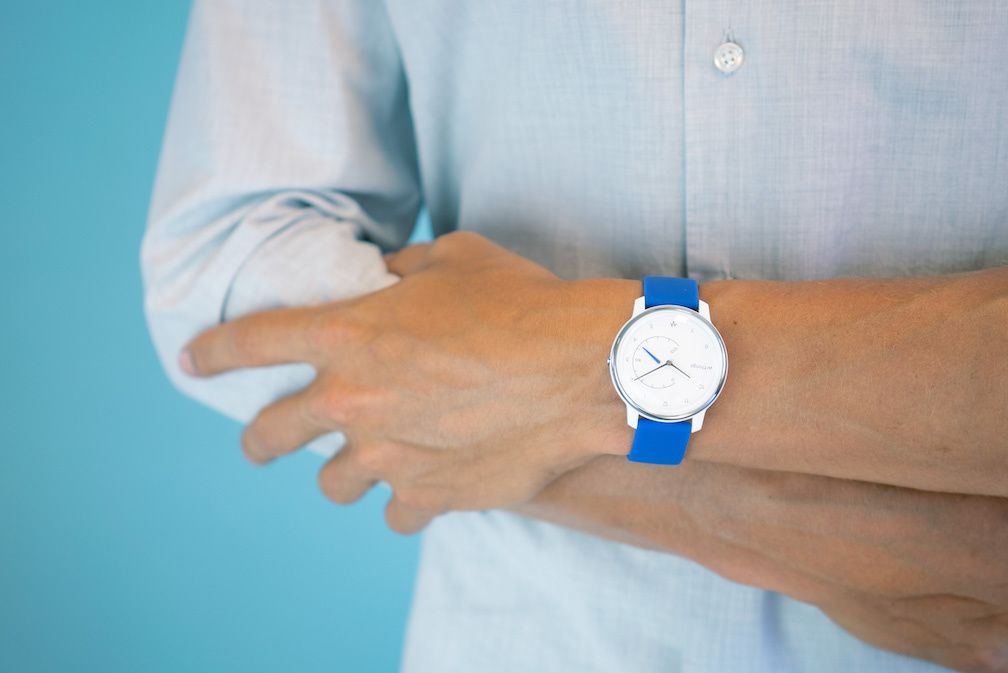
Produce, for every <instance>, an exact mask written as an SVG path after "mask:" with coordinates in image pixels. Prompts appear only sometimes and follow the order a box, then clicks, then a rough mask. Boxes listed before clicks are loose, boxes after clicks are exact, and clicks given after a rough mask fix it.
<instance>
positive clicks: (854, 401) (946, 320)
mask: <svg viewBox="0 0 1008 673" xmlns="http://www.w3.org/2000/svg"><path fill="white" fill-rule="evenodd" d="M587 282H589V283H595V284H598V283H602V281H587ZM625 282H626V281H613V282H612V283H613V285H612V293H615V294H619V295H624V294H625V293H626V286H625V285H624V283H625ZM595 289H598V290H601V289H602V288H601V286H598V287H596V288H595ZM701 296H702V297H703V298H704V299H705V300H706V301H708V302H709V303H710V305H711V311H712V316H713V320H714V323H715V325H717V327H718V329H719V330H720V331H721V333H722V335H723V336H724V339H725V342H726V344H727V347H728V354H729V360H730V369H729V374H728V381H727V383H726V385H725V388H724V390H723V392H722V394H721V397H720V398H719V399H718V401H717V402H716V403H715V404H714V406H713V407H711V409H710V410H709V411H708V414H707V419H706V421H705V423H704V428H703V430H702V431H701V432H699V433H697V434H695V435H693V437H692V439H691V441H690V447H689V452H688V454H687V455H688V458H687V460H693V461H698V460H699V461H712V462H720V463H729V464H732V465H738V466H748V467H756V468H760V469H767V470H779V471H789V472H806V473H811V474H819V475H826V476H832V477H840V478H847V479H858V480H862V481H873V482H880V483H889V484H895V485H901V486H910V487H913V488H920V489H929V490H936V491H950V492H961V493H980V494H989V495H1008V440H1006V439H1005V438H1006V437H1008V414H1005V410H1006V409H1008V384H1006V380H1008V268H1001V269H992V270H988V271H980V272H974V273H966V274H955V275H948V276H936V277H927V278H908V279H894V280H877V279H838V280H828V281H813V282H766V281H723V282H714V283H708V284H705V285H703V286H702V288H701ZM607 315H608V314H607ZM616 326H617V327H618V325H616ZM613 329H614V328H613ZM610 338H611V337H610ZM600 342H601V339H600ZM613 422H614V423H616V422H618V419H614V420H613Z"/></svg>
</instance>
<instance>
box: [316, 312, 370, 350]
mask: <svg viewBox="0 0 1008 673" xmlns="http://www.w3.org/2000/svg"><path fill="white" fill-rule="evenodd" d="M307 331H308V334H307V336H306V338H307V340H308V345H309V347H310V348H311V349H312V350H313V351H315V352H316V353H326V352H329V351H331V350H333V348H337V347H343V346H345V345H347V344H355V343H361V342H362V341H363V340H364V329H363V327H362V326H360V325H358V324H357V323H355V322H354V321H353V320H351V319H349V317H348V316H346V315H345V314H342V313H341V314H339V315H335V314H333V313H330V312H322V313H319V314H318V315H317V316H316V317H315V318H314V319H313V320H312V321H311V323H310V326H309V328H308V330H307Z"/></svg>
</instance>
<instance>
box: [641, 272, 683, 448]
mask: <svg viewBox="0 0 1008 673" xmlns="http://www.w3.org/2000/svg"><path fill="white" fill-rule="evenodd" d="M668 304H671V305H673V306H685V307H686V308H689V309H693V310H694V311H697V310H699V309H700V289H699V287H698V286H697V283H696V281H695V280H690V279H689V278H668V277H666V276H645V277H644V307H645V308H651V307H652V306H662V305H668ZM692 431H693V421H692V420H688V421H680V422H678V423H663V422H660V421H652V420H651V419H650V418H644V417H643V416H641V417H639V418H638V419H637V431H636V432H634V438H633V444H632V445H631V447H630V453H629V454H627V459H629V460H632V461H634V462H635V463H654V464H657V465H678V464H679V463H681V462H682V459H683V456H685V455H686V445H687V444H688V443H689V438H690V434H691V433H692Z"/></svg>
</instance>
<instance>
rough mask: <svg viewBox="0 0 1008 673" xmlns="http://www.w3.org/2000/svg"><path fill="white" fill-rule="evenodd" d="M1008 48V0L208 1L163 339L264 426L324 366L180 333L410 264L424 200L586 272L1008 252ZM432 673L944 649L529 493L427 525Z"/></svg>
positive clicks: (434, 218) (447, 216)
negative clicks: (206, 345)
mask: <svg viewBox="0 0 1008 673" xmlns="http://www.w3.org/2000/svg"><path fill="white" fill-rule="evenodd" d="M727 39H732V40H734V41H735V42H737V43H738V44H739V45H740V46H741V47H742V49H743V50H744V53H745V60H744V62H743V64H742V66H741V67H740V68H739V69H738V70H737V71H736V72H734V73H733V74H731V75H725V74H723V73H722V72H720V71H719V70H718V69H717V68H716V67H715V65H714V62H713V56H714V53H715V51H716V49H717V48H718V46H719V45H721V44H722V43H723V42H725V41H726V40H727ZM1005 44H1008V4H1006V3H1003V2H997V1H995V0H987V1H976V2H966V1H962V2H949V1H947V0H888V1H887V2H877V1H875V0H844V1H840V2H835V1H830V2H826V1H825V0H811V1H805V2H794V1H791V2H775V3H767V2H762V1H758V0H732V1H731V2H729V1H728V0H704V1H703V2H692V1H690V0H678V1H676V2H666V1H661V0H654V1H644V0H636V1H631V0H586V1H582V2H574V1H573V0H565V1H561V0H548V1H544V0H535V1H532V0H514V1H509V2H483V1H475V0H429V1H428V2H423V3H418V2H409V1H407V0H387V1H384V2H382V1H379V0H342V1H337V0H330V1H320V0H303V1H299V2H284V1H282V0H272V1H271V0H242V1H241V2H239V1H238V0H213V1H210V0H204V1H200V0H197V1H196V2H195V4H194V6H193V10H192V16H191V19H190V25H189V31H188V34H187V38H186V42H185V47H184V51H183V57H182V62H181V66H180V71H179V75H178V80H177V83H176V89H175V93H174V96H173V102H172V108H171V112H170V118H169V123H168V128H167V131H166V135H165V141H164V148H163V151H162V157H161V163H160V167H159V172H158V179H157V184H156V188H155V193H154V198H153V201H152V205H151V212H150V220H149V225H148V230H147V234H146V236H145V239H144V243H143V249H142V268H143V275H144V281H145V288H146V310H147V315H148V318H149V323H150V328H151V332H152V334H153V338H154V341H155V345H156V347H157V349H158V352H159V354H160V356H161V358H162V360H163V363H164V366H165V369H166V370H167V372H168V374H169V376H170V378H171V379H172V381H173V382H174V383H175V384H176V385H177V386H178V387H179V388H180V389H181V390H183V391H184V392H185V393H187V394H189V395H191V396H193V397H195V398H196V399H198V400H200V401H202V402H204V403H206V404H208V405H210V406H212V407H214V408H216V409H218V410H220V411H221V412H223V413H225V414H228V415H229V416H232V417H234V418H236V419H239V420H241V421H248V420H250V419H251V418H252V417H253V416H254V415H255V413H256V411H258V410H259V409H260V408H262V407H263V406H264V405H265V404H267V403H269V402H270V401H272V400H274V399H276V398H278V397H280V396H283V395H286V394H288V393H290V392H293V391H294V390H296V389H299V388H301V387H303V386H304V385H305V383H307V382H308V381H309V380H310V379H311V377H312V370H311V368H310V367H308V366H307V365H290V366H282V367H271V368H267V369H261V370H251V371H240V372H234V373H229V374H225V375H223V376H220V377H215V378H214V379H212V380H194V379H190V378H188V377H185V376H184V375H183V374H182V373H181V372H180V371H179V369H178V366H177V364H176V357H177V353H178V351H179V349H180V348H181V346H182V345H183V344H184V343H185V342H186V341H187V340H188V339H189V338H190V337H192V336H193V335H194V334H196V333H197V332H198V331H200V330H202V329H204V328H206V327H208V326H210V325H213V324H215V323H217V322H219V321H221V320H226V319H230V318H233V317H235V316H238V315H242V314H245V313H248V312H251V311H255V310H262V309H266V308H272V307H279V306H288V305H297V304H311V303H318V302H324V301H330V300H335V299H340V298H346V297H352V296H356V295H359V294H361V293H365V292H370V291H373V290H376V289H379V288H382V287H386V286H387V285H389V284H391V283H394V282H396V276H394V275H392V274H390V273H389V272H388V271H387V270H386V268H385V266H384V263H383V261H382V259H381V252H382V251H387V250H393V249H396V248H398V247H400V246H402V245H403V244H404V243H405V242H406V241H407V239H408V237H409V235H410V232H411V230H412V228H413V225H414V222H415V220H416V217H417V214H418V212H419V211H420V209H421V208H422V207H423V208H426V211H427V212H428V213H429V216H430V222H431V225H432V227H433V231H434V233H435V234H442V233H445V232H448V231H452V230H456V229H466V230H472V231H477V232H479V233H481V234H483V235H485V236H487V237H489V238H491V239H493V240H495V241H497V242H499V243H501V244H502V245H504V246H506V247H507V248H509V249H511V250H513V251H514V252H516V253H519V254H521V255H524V256H526V257H528V258H530V259H532V260H534V261H536V262H538V263H540V264H542V265H544V266H546V267H547V268H549V269H551V270H552V271H554V272H555V273H557V274H558V275H559V276H561V277H563V278H570V279H575V278H586V277H622V278H640V277H642V276H644V275H648V274H652V275H675V276H688V277H690V278H694V279H696V280H698V281H700V282H703V281H707V280H712V279H723V278H747V279H748V278H768V279H810V278H829V277H836V276H848V275H858V276H902V275H924V274H936V273H945V272H953V271H960V270H968V269H980V268H985V267H991V266H996V265H1001V264H1005V263H1008V124H1006V115H1008V113H1006V110H1008V69H1006V68H1004V67H1002V64H1001V63H1000V62H999V61H998V55H999V52H998V50H1000V49H1003V48H1004V45H1005ZM711 309H712V313H713V320H714V323H715V324H717V306H712V307H711ZM630 310H631V307H630V306H628V307H627V315H628V317H629V313H630ZM600 366H602V365H600ZM614 394H615V393H614ZM341 439H342V438H341V436H340V435H338V434H334V435H327V436H325V437H323V438H320V439H318V440H316V441H315V442H313V443H312V445H311V446H310V448H312V449H313V450H315V451H318V452H320V453H323V454H329V453H332V451H334V450H336V449H338V447H339V445H340V442H341ZM838 459H839V457H838ZM403 669H404V670H405V671H407V672H409V673H413V672H421V671H424V672H425V671H439V672H450V671H466V672H467V673H468V672H471V671H480V672H482V673H494V672H497V671H578V672H582V673H583V672H587V671H620V672H623V671H633V672H641V673H649V672H652V671H654V672H657V671H663V672H668V671H683V672H685V673H707V672H724V673H748V672H754V673H755V672H760V673H767V672H771V671H772V672H774V673H786V672H791V671H795V672H797V671H817V672H822V673H829V672H832V671H836V672H837V673H848V672H850V671H885V672H886V673H901V672H909V671H913V672H917V673H920V672H924V671H938V670H944V669H941V668H939V667H937V666H934V665H932V664H929V663H926V662H923V661H918V660H914V659H910V658H907V657H902V656H899V655H896V654H892V653H888V652H883V651H881V650H878V649H876V648H873V647H871V646H869V645H866V644H864V643H862V642H860V641H858V640H856V639H855V638H853V637H851V636H849V635H847V634H846V633H845V632H843V631H842V630H840V629H839V628H838V627H836V626H835V625H834V624H833V623H832V622H830V620H829V619H828V618H827V617H825V616H824V615H823V613H822V612H820V611H819V610H818V609H817V608H815V607H812V606H809V605H806V604H803V603H800V602H797V601H795V600H792V599H790V598H788V597H786V596H783V595H780V594H776V593H772V592H767V591H763V590H760V589H756V588H751V587H746V586H741V585H738V584H734V583H732V582H729V581H727V580H725V579H722V578H721V577H719V576H718V575H716V574H714V573H712V572H710V571H708V570H706V569H705V568H703V567H701V566H700V565H697V564H695V563H692V562H690V561H688V560H684V559H682V558H678V557H675V556H672V555H669V554H662V553H658V552H654V551H646V550H642V549H637V548H634V547H630V546H626V545H621V544H616V543H612V542H608V541H604V540H600V539H597V538H593V537H591V536H588V535H584V534H581V533H577V532H574V531H571V530H567V529H564V528H560V527H557V526H553V525H550V524H545V523H538V522H533V521H530V520H527V519H524V518H521V517H518V516H515V515H512V514H508V513H504V512H484V513H454V514H449V515H446V516H443V517H440V518H438V519H437V520H436V521H435V522H434V523H433V524H432V525H431V526H430V528H429V530H428V531H427V532H426V533H425V535H424V539H423V545H422V556H421V563H420V569H419V575H418V578H417V587H416V594H415V600H414V606H413V611H412V615H411V620H410V626H409V630H408V636H407V642H406V646H405V651H404V661H403Z"/></svg>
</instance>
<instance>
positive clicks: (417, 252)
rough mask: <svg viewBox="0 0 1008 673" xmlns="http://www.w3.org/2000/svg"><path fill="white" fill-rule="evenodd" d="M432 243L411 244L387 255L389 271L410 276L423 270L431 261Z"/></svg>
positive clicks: (386, 262) (386, 260) (386, 261)
mask: <svg viewBox="0 0 1008 673" xmlns="http://www.w3.org/2000/svg"><path fill="white" fill-rule="evenodd" d="M430 250H431V244H430V243H417V244H415V245H409V246H406V247H405V248H403V249H402V250H400V251H399V252H395V253H390V254H388V255H385V264H386V265H387V266H388V269H389V271H391V272H392V273H394V274H396V275H399V276H408V275H410V274H413V273H417V272H418V271H422V270H423V269H424V268H426V267H427V265H428V264H429V263H430Z"/></svg>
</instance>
